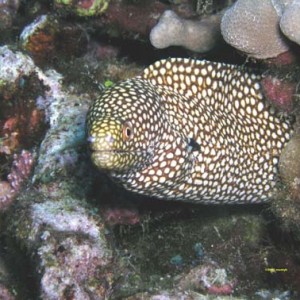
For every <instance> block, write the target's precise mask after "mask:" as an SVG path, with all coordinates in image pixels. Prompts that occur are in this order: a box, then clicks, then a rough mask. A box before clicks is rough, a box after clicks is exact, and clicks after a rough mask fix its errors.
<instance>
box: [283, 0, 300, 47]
mask: <svg viewBox="0 0 300 300" xmlns="http://www.w3.org/2000/svg"><path fill="white" fill-rule="evenodd" d="M286 2H287V3H289V4H288V5H287V6H286V8H285V9H284V11H283V13H282V16H281V18H280V29H281V30H282V32H283V33H284V35H285V36H286V37H288V38H289V39H290V40H291V41H293V42H295V43H297V44H298V45H300V23H299V18H300V1H299V0H292V1H291V0H290V1H286Z"/></svg>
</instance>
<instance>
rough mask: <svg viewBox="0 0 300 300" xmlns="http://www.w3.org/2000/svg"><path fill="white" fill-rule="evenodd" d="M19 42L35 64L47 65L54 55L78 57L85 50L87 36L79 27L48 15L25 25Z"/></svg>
mask: <svg viewBox="0 0 300 300" xmlns="http://www.w3.org/2000/svg"><path fill="white" fill-rule="evenodd" d="M62 37H63V39H64V42H63V43H62V42H61V38H62ZM20 42H21V45H22V48H23V49H25V50H26V51H28V52H29V53H30V54H31V55H32V57H33V58H34V60H35V62H37V63H44V64H45V63H48V64H49V63H50V62H51V59H49V58H50V57H52V56H54V55H55V56H58V55H60V56H66V55H67V56H69V57H70V56H79V55H81V54H83V53H85V51H86V49H87V36H86V34H85V33H84V32H83V29H82V28H81V27H80V26H74V25H73V24H70V23H68V22H66V21H62V20H61V19H58V18H56V17H54V16H50V15H41V16H38V17H37V18H36V19H35V20H34V21H33V22H32V23H31V24H29V25H27V26H26V27H25V28H24V29H23V31H22V33H21V35H20Z"/></svg>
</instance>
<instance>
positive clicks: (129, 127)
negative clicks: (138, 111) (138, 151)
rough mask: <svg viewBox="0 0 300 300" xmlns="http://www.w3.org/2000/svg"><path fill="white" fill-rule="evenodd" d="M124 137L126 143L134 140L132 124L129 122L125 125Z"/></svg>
mask: <svg viewBox="0 0 300 300" xmlns="http://www.w3.org/2000/svg"><path fill="white" fill-rule="evenodd" d="M122 137H123V140H124V141H129V140H131V139H132V138H133V128H132V124H131V123H130V122H128V121H127V122H125V123H124V124H123V129H122Z"/></svg>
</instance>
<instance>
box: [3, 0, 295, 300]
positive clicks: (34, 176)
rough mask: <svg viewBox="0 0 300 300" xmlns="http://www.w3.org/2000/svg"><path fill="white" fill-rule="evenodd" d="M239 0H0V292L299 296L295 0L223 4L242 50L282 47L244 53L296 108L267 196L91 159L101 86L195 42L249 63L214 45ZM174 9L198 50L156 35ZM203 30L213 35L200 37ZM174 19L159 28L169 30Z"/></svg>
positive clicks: (280, 98) (275, 93)
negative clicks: (158, 190)
mask: <svg viewBox="0 0 300 300" xmlns="http://www.w3.org/2000/svg"><path fill="white" fill-rule="evenodd" d="M233 2H234V1H231V0H227V1H209V0H203V1H193V0H183V1H160V0H154V1H136V0H134V1H127V0H111V1H107V0H102V1H89V0H86V1H68V0H56V1H18V0H5V1H0V32H1V37H0V40H1V42H2V43H1V44H2V45H3V44H8V43H9V44H10V46H9V47H8V46H1V47H0V233H1V234H0V298H1V299H8V300H14V299H46V300H47V299H62V300H69V299H74V300H77V299H78V300H80V299H131V300H133V299H152V300H154V299H172V300H177V299H179V298H180V299H186V300H190V299H202V300H213V299H222V300H229V299H232V300H233V299H234V300H241V299H252V298H253V299H272V298H276V299H284V300H287V299H291V300H294V299H298V298H299V294H300V289H299V274H300V264H299V250H298V249H299V243H300V225H299V224H300V217H299V216H300V206H299V203H300V202H299V195H300V184H299V178H300V173H299V170H300V166H299V148H300V145H299V141H300V136H299V120H298V119H299V116H298V115H299V112H298V109H299V103H298V97H299V95H298V94H299V91H298V81H299V70H298V68H299V57H297V55H298V54H297V51H296V50H297V49H299V46H298V45H297V44H299V22H298V19H299V18H298V15H299V1H298V0H265V1H256V0H255V1H250V2H251V3H250V2H249V1H246V0H237V1H235V4H233V6H232V7H231V8H229V9H228V11H227V13H226V14H227V16H230V14H232V11H234V16H233V19H232V21H234V22H236V21H237V20H238V21H241V22H242V21H245V23H244V24H245V26H244V25H243V24H242V23H239V25H234V26H235V27H231V29H232V31H231V33H230V34H231V35H230V36H231V37H234V38H235V39H239V40H240V43H238V44H239V45H238V47H239V48H238V49H239V50H240V51H243V52H244V53H246V54H247V55H248V56H249V57H257V58H265V57H269V56H275V57H274V58H273V59H270V60H263V61H262V62H259V63H258V64H255V63H257V61H255V60H251V61H250V64H251V65H254V66H255V67H256V66H258V67H259V68H260V69H261V71H262V73H263V75H264V76H263V80H262V81H261V82H260V83H261V85H262V87H263V89H264V94H265V96H266V98H267V99H268V100H269V101H270V102H272V103H273V104H274V105H275V106H277V108H279V109H280V110H281V111H283V112H284V116H285V115H287V114H295V115H296V119H297V122H296V126H295V133H294V136H293V137H292V139H291V140H290V142H289V143H288V144H287V147H286V148H285V149H284V152H283V155H282V157H281V159H280V178H278V182H277V186H276V190H275V192H274V200H273V201H272V202H270V204H266V205H264V206H258V207H252V206H247V207H223V206H221V207H204V206H200V207H199V206H198V207H196V206H191V205H185V204H179V203H176V202H168V203H162V201H158V200H155V199H153V198H147V197H138V196H135V195H133V194H128V193H126V192H125V191H123V190H119V189H117V188H116V187H115V185H114V183H111V182H110V180H109V179H108V178H106V175H105V174H101V173H99V172H96V170H95V169H93V167H92V165H91V162H90V161H89V157H88V153H87V151H86V146H85V115H86V111H87V108H88V106H89V105H90V104H91V103H92V101H94V99H96V98H98V97H99V94H100V93H101V92H102V90H103V89H104V88H105V87H107V86H110V85H112V84H113V83H116V82H118V81H119V80H123V79H126V78H130V77H133V76H137V74H140V73H141V70H143V69H144V67H145V66H146V65H149V64H150V63H151V62H153V61H154V60H158V59H160V58H163V57H166V56H168V57H169V56H175V55H176V56H181V57H188V56H190V54H191V53H190V52H189V51H191V50H192V51H199V50H198V49H200V48H199V47H200V46H203V48H202V50H201V51H206V50H205V49H207V51H209V50H208V49H212V47H214V48H213V51H209V52H208V53H207V54H205V57H208V58H209V59H210V60H218V61H220V62H221V61H222V62H223V61H224V62H225V61H226V62H228V61H230V62H233V63H236V62H239V63H244V60H245V57H243V56H239V55H237V52H236V51H232V49H231V48H229V47H227V46H226V45H224V44H222V45H224V47H222V48H221V47H220V48H218V46H219V45H220V43H219V37H218V34H219V33H218V32H219V31H220V27H219V25H220V24H219V22H220V18H221V14H222V13H223V10H224V9H226V8H227V7H228V6H229V5H231V4H232V3H233ZM249 3H250V4H249ZM248 5H254V6H255V8H251V7H250V6H248ZM245 7H246V8H247V9H248V8H249V9H248V12H245V10H244V9H245ZM237 8H239V9H237ZM168 14H169V15H171V17H173V21H172V22H177V21H178V23H179V24H180V25H179V27H180V26H181V29H180V30H182V29H184V30H186V29H187V28H188V27H190V28H192V29H194V31H191V32H192V34H189V33H188V32H187V31H184V30H183V31H180V30H178V32H175V35H176V34H177V35H178V33H180V32H181V33H182V35H184V37H183V39H182V40H181V41H180V42H178V45H179V44H180V45H181V46H183V47H187V46H186V45H188V47H187V48H186V49H188V48H189V49H191V50H188V51H186V50H185V49H183V48H180V49H178V48H176V47H172V48H169V49H165V50H160V51H158V50H156V49H154V48H153V47H152V46H151V44H150V43H149V41H148V37H149V33H150V31H151V29H152V28H154V29H153V32H154V31H155V30H156V29H157V28H158V27H159V26H160V25H161V24H160V22H161V21H162V20H163V18H164V17H165V15H168ZM226 14H225V17H226ZM225 17H224V18H223V23H224V22H225ZM160 18H161V21H158V20H159V19H160ZM253 20H255V22H252V21H253ZM227 21H228V20H227ZM227 21H226V22H227ZM157 22H159V24H157ZM226 22H225V23H226ZM225 23H224V24H225ZM156 24H157V25H156ZM227 24H228V23H227ZM235 24H236V23H235ZM222 26H223V25H222ZM228 26H229V25H228ZM230 26H231V25H230ZM230 26H229V27H230ZM199 27H200V31H199V29H198V28H199ZM173 29H174V28H173ZM163 30H164V28H163ZM203 30H204V32H206V33H209V32H210V33H212V34H213V37H211V36H209V37H208V40H205V41H203V40H202V43H203V45H200V46H199V40H198V38H199V36H200V37H201V38H202V34H203ZM280 30H281V31H280ZM170 31H172V28H170V27H168V28H166V31H165V32H162V31H161V32H160V33H159V34H160V37H162V40H160V41H162V42H163V43H167V42H168V43H170V39H169V38H171V34H172V32H170ZM20 32H21V33H22V34H21V37H20V36H19V34H20ZM247 34H250V37H249V36H247ZM241 35H242V36H241ZM264 36H266V38H265V39H264ZM19 37H20V39H19ZM242 37H245V39H243V38H242ZM252 37H255V40H254V39H252ZM151 38H152V34H151ZM205 38H207V36H205ZM261 39H262V40H261ZM187 40H189V41H188V42H187ZM288 40H290V41H288ZM19 41H20V43H19ZM190 41H192V44H191V45H190V44H189V43H190ZM208 41H212V42H213V43H212V44H210V45H209V43H210V42H208ZM292 41H293V42H294V43H292ZM247 42H249V46H250V50H249V49H247V48H243V47H244V46H245V43H247ZM176 43H177V42H176ZM176 43H174V42H171V44H170V45H175V44H176ZM197 45H198V46H197ZM213 45H214V46H213ZM207 46H209V47H207ZM197 47H198V48H197ZM205 47H207V48H205ZM241 47H242V48H241ZM12 49H14V50H12ZM19 49H21V50H19ZM140 49H142V50H140ZM253 49H254V50H253ZM274 49H275V51H274ZM229 50H230V53H228V52H229ZM287 50H288V51H287ZM21 51H24V52H26V53H27V54H24V53H22V52H21ZM201 51H200V52H201ZM282 51H284V52H283V53H281V52H282ZM278 53H281V54H279V55H278ZM134 55H138V59H136V57H135V56H134ZM194 55H196V56H200V55H201V56H204V55H203V54H197V53H195V54H194ZM298 56H299V55H298ZM246 64H248V60H247V62H246ZM38 66H39V67H38ZM33 165H35V168H33ZM12 203H13V205H11V204H12ZM283 270H284V271H283ZM297 292H298V294H297ZM229 295H230V296H229Z"/></svg>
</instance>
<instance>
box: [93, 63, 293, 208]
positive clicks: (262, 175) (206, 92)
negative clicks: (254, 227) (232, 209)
mask: <svg viewBox="0 0 300 300" xmlns="http://www.w3.org/2000/svg"><path fill="white" fill-rule="evenodd" d="M260 79H261V77H260V76H259V75H256V74H252V73H249V72H248V71H247V70H244V69H243V68H242V67H238V66H233V65H226V64H223V63H213V62H208V61H200V60H193V59H180V58H171V59H167V60H161V61H158V62H156V63H155V64H153V65H151V66H149V67H148V68H147V69H145V70H144V72H143V74H142V75H141V76H139V77H136V78H134V79H131V80H127V81H125V82H122V83H120V84H119V85H116V86H114V87H112V88H111V89H109V90H107V91H106V92H105V93H104V95H102V96H101V97H100V98H99V99H98V100H97V101H96V102H95V104H94V106H92V108H91V109H90V112H89V116H88V131H89V135H90V136H97V134H98V135H101V134H100V132H101V130H102V131H103V130H104V131H105V130H106V131H105V132H106V133H107V130H108V129H107V126H108V125H110V122H111V118H113V116H115V115H116V116H117V117H118V120H119V119H120V120H129V121H130V122H131V123H132V124H133V127H134V130H135V134H134V138H133V140H132V143H125V146H124V145H123V144H124V143H123V144H122V145H121V144H120V145H118V147H119V148H118V149H120V150H122V149H125V150H124V152H126V155H125V154H123V156H124V157H125V158H124V157H123V160H122V158H121V156H122V155H119V156H118V157H117V158H118V160H117V158H116V159H115V164H121V163H122V164H123V165H124V164H125V165H126V163H127V167H128V166H129V167H128V168H125V167H124V170H122V171H121V172H117V171H116V170H115V169H114V168H113V167H112V168H111V174H112V176H113V177H115V178H117V179H118V180H119V181H120V183H121V184H122V185H124V186H125V187H126V188H127V189H129V190H132V191H134V192H138V193H140V194H146V195H150V196H155V197H158V198H165V199H174V200H185V201H190V202H200V203H254V202H264V201H267V200H269V199H270V197H271V192H272V187H273V186H274V183H275V180H276V172H277V164H278V159H279V155H280V152H281V150H282V148H283V147H284V145H285V144H286V142H287V141H288V140H289V138H290V136H291V134H292V121H291V120H290V119H289V118H287V117H282V116H279V115H278V114H277V112H276V111H275V110H274V109H273V108H272V107H270V105H269V104H268V103H267V102H265V101H264V97H263V94H262V93H261V91H260V83H259V82H260ZM125 94H126V97H125V96H124V95H125ZM130 100H131V101H130ZM125 101H127V105H125ZM121 102H122V104H121ZM108 103H109V105H108ZM138 109H139V110H140V111H139V110H138ZM102 115H103V116H104V117H103V118H102V117H101V116H102ZM107 119H108V120H109V121H107ZM103 124H106V125H105V126H106V127H105V126H104V125H103ZM107 124H108V125H107ZM145 124H146V125H145ZM100 128H102V129H100ZM109 130H110V131H111V129H109ZM145 132H146V133H145ZM110 134H112V133H111V132H110ZM114 136H115V135H114ZM146 137H147V138H146ZM190 140H193V141H194V143H195V144H196V145H198V146H199V147H198V148H197V147H193V146H189V142H188V141H190ZM130 142H131V141H130ZM122 151H123V150H122ZM130 159H131V160H130ZM96 165H97V163H96ZM99 167H100V168H101V165H99ZM117 169H118V168H117ZM145 178H146V179H147V180H145ZM149 179H150V180H149Z"/></svg>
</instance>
